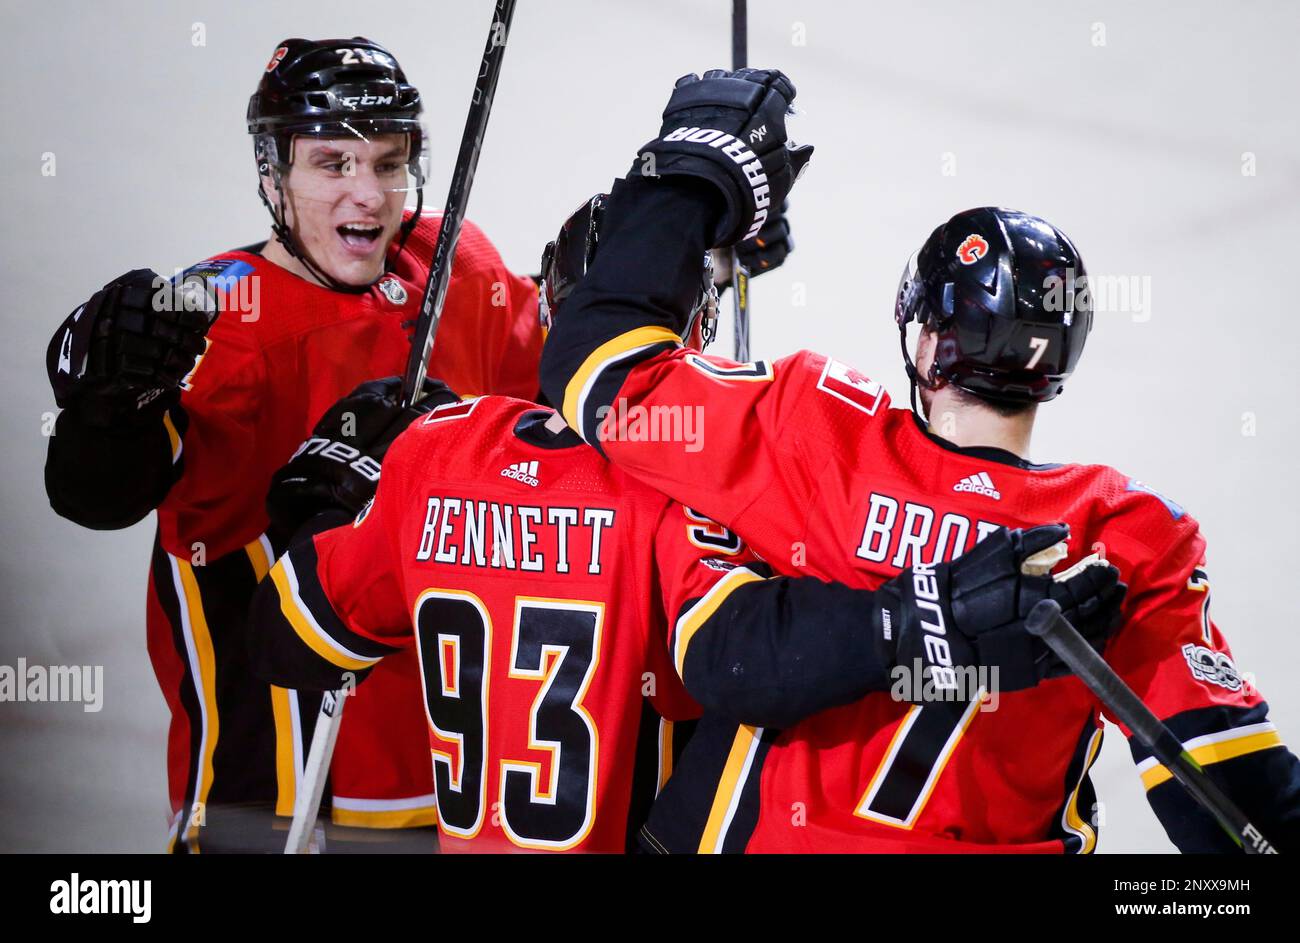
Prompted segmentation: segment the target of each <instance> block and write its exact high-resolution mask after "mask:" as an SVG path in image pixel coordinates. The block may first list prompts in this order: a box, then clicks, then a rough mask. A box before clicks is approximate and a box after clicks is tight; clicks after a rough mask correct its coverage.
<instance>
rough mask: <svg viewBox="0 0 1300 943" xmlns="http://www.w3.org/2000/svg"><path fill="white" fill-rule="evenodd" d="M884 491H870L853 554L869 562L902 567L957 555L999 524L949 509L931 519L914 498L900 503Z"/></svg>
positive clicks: (932, 513) (930, 513)
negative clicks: (859, 536) (865, 514)
mask: <svg viewBox="0 0 1300 943" xmlns="http://www.w3.org/2000/svg"><path fill="white" fill-rule="evenodd" d="M899 510H900V507H899V501H898V499H897V498H891V497H890V496H889V495H887V494H879V493H877V492H875V491H873V492H872V493H871V497H870V498H869V504H868V507H867V520H866V523H865V524H864V525H863V528H862V539H861V540H859V541H858V548H857V550H856V556H857V557H858V558H859V559H861V560H867V561H869V562H871V563H884V562H885V561H887V560H888V561H889V565H890V566H891V567H895V568H897V569H900V570H901V569H906V568H907V567H910V566H917V565H919V564H923V563H934V562H938V561H941V560H951V559H954V558H955V557H959V556H961V555H962V554H963V553H965V552H966V551H967V550H969V549H970V548H971V547H973V546H975V544H976V543H978V542H979V541H981V540H983V539H984V538H985V537H986V536H988V535H989V534H990V533H992V532H993V531H995V530H997V529H998V527H999V526H1000V525H999V524H998V523H997V522H995V521H981V520H972V519H971V518H969V517H966V516H965V515H964V514H958V513H956V512H955V511H949V512H947V513H946V514H944V515H943V516H942V517H940V518H939V519H938V521H936V520H935V518H936V516H937V515H936V514H935V511H934V508H932V507H928V506H927V505H924V504H918V503H916V502H914V501H904V502H902V507H901V510H902V514H899Z"/></svg>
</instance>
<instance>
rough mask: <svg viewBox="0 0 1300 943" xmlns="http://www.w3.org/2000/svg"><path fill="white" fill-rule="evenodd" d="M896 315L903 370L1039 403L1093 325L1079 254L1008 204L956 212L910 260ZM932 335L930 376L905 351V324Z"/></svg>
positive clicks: (992, 395) (1059, 384)
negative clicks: (1009, 207) (927, 330)
mask: <svg viewBox="0 0 1300 943" xmlns="http://www.w3.org/2000/svg"><path fill="white" fill-rule="evenodd" d="M894 318H895V320H896V321H897V322H898V329H899V332H900V336H901V341H902V345H903V358H904V360H905V361H906V362H907V374H908V377H909V378H910V379H911V380H912V384H913V393H914V394H915V387H916V384H918V383H919V384H921V385H922V386H925V387H927V388H929V389H934V388H935V387H936V386H937V385H939V383H940V381H944V382H947V383H951V384H952V385H953V386H955V387H958V388H959V389H963V390H966V391H968V392H970V393H974V394H976V395H978V396H981V397H984V398H985V399H989V400H995V401H998V402H1004V403H1043V402H1046V401H1048V400H1050V399H1054V398H1055V397H1056V396H1057V394H1059V393H1060V392H1061V390H1062V388H1063V387H1064V385H1065V381H1066V379H1067V378H1068V377H1069V376H1070V374H1071V373H1072V372H1073V371H1074V367H1075V365H1076V364H1077V363H1078V362H1079V356H1080V355H1081V354H1082V353H1083V345H1084V341H1086V340H1087V337H1088V332H1089V331H1090V330H1091V329H1092V301H1091V296H1090V294H1089V291H1088V278H1087V272H1086V271H1085V269H1084V265H1083V258H1082V256H1080V255H1079V250H1078V249H1076V248H1075V247H1074V243H1073V242H1071V241H1070V239H1069V238H1068V237H1067V236H1066V235H1065V233H1063V232H1061V231H1060V230H1059V229H1057V228H1056V227H1055V226H1053V225H1052V224H1051V223H1048V222H1046V221H1045V220H1042V219H1039V218H1038V217H1036V216H1030V215H1028V214H1026V213H1020V212H1016V211H1015V210H1008V209H1002V208H1000V207H989V206H985V207H979V208H978V209H972V210H966V211H964V212H961V213H958V214H957V215H956V216H954V217H953V218H952V219H950V220H948V222H946V223H944V224H943V225H942V226H940V227H939V228H938V229H936V230H935V231H934V232H933V233H931V234H930V238H929V239H927V240H926V241H925V245H923V246H922V247H921V248H920V250H919V251H918V252H916V253H915V254H914V255H913V256H912V258H911V259H910V260H909V261H908V263H907V267H906V269H905V270H904V271H903V277H902V279H901V281H900V282H899V285H898V297H897V299H896V301H895V306H894ZM911 321H915V322H917V323H918V324H919V325H921V326H922V327H925V328H929V329H930V330H932V331H933V332H934V333H935V334H936V335H937V341H938V343H937V347H936V349H935V359H934V362H933V364H932V365H931V368H930V371H929V375H928V376H924V377H922V376H918V374H917V370H916V368H915V366H914V365H913V363H912V359H911V356H910V355H909V353H908V350H907V325H908V323H909V322H911Z"/></svg>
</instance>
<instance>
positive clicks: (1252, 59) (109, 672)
mask: <svg viewBox="0 0 1300 943" xmlns="http://www.w3.org/2000/svg"><path fill="white" fill-rule="evenodd" d="M490 7H491V4H490V3H488V2H486V0H474V2H467V0H457V2H454V3H450V2H443V3H431V2H427V0H426V2H420V3H409V4H404V3H396V2H385V3H383V4H362V5H358V4H356V3H354V2H339V0H313V2H276V3H274V4H268V3H265V2H250V0H235V2H223V3H215V2H195V0H183V2H168V3H162V2H131V3H126V2H120V0H119V2H104V3H89V2H87V3H70V2H66V0H42V2H39V3H35V2H6V4H5V6H4V10H3V12H2V13H0V24H2V25H3V35H4V36H5V47H6V49H5V57H4V58H5V61H4V64H3V69H2V70H0V74H2V75H3V76H4V78H3V82H4V94H3V96H0V121H2V125H0V126H2V127H3V129H4V130H3V138H2V139H0V180H2V185H3V193H4V202H5V220H6V225H5V229H4V233H3V236H2V237H0V238H2V239H3V252H0V265H2V266H3V271H2V275H3V283H4V288H5V296H6V304H5V309H4V314H3V318H4V328H5V330H4V335H3V337H4V341H3V343H2V344H0V363H3V386H2V387H0V390H2V391H3V394H4V395H3V396H2V397H0V416H2V417H3V423H4V443H5V447H6V454H7V457H8V458H9V459H11V460H12V461H10V463H9V468H8V472H7V473H6V474H5V475H4V477H3V482H4V484H3V488H4V495H3V500H4V505H3V507H4V534H5V540H4V542H3V545H2V547H0V565H2V566H3V571H2V574H3V576H2V578H3V599H2V600H0V607H2V609H0V626H2V632H0V664H7V665H11V666H12V665H14V664H15V663H16V660H17V658H18V657H19V656H25V657H26V658H27V660H28V662H29V663H38V664H89V665H103V666H104V668H105V685H106V692H105V695H104V704H105V706H104V709H103V711H101V712H100V713H97V714H90V713H84V712H83V711H82V709H81V707H80V706H79V705H75V704H39V705H32V704H13V703H0V850H68V851H71V850H142V851H151V850H157V849H159V848H161V847H162V844H163V841H164V835H165V831H166V824H167V823H166V800H165V787H164V743H165V740H164V733H165V729H166V711H165V707H164V704H163V700H162V697H161V695H160V694H159V691H158V688H157V685H156V683H155V681H154V680H153V676H152V671H151V668H150V666H149V662H148V658H147V655H146V653H145V646H144V638H145V635H144V600H145V577H146V570H147V566H148V551H149V544H150V539H151V535H152V529H153V523H152V517H151V518H150V519H149V521H148V522H146V523H142V524H140V525H138V526H136V527H134V528H132V529H130V530H128V531H124V532H117V533H93V532H90V531H86V530H82V529H80V528H78V527H76V526H74V525H72V524H70V523H68V522H66V521H64V520H62V519H60V518H58V517H56V516H55V515H54V514H53V512H51V511H50V510H49V508H48V503H47V501H46V498H45V495H44V490H43V485H42V480H41V469H42V464H43V462H44V453H45V447H46V440H45V439H44V437H43V436H42V433H41V426H42V420H43V414H45V413H47V412H49V411H51V410H53V408H54V407H53V398H52V396H51V394H50V392H49V388H48V385H47V383H46V380H45V372H44V367H43V357H44V350H45V345H46V343H47V341H48V338H49V336H50V334H51V333H52V332H53V330H54V328H55V326H56V325H57V324H58V322H59V321H60V320H61V319H62V318H63V317H64V316H65V315H66V314H67V313H68V312H70V311H71V310H72V309H73V308H74V307H75V306H76V305H77V304H78V303H80V302H81V301H82V300H84V299H85V298H86V297H87V296H89V295H90V293H91V292H93V291H94V290H95V289H96V288H98V287H99V286H100V285H102V284H103V283H105V282H106V281H108V280H109V279H111V278H113V277H114V276H116V275H118V274H120V273H122V272H125V271H127V270H128V269H131V268H137V267H144V266H149V267H152V268H154V269H156V270H158V271H161V272H170V271H172V270H173V269H174V268H175V267H179V266H185V265H188V264H190V263H192V262H195V261H197V260H199V259H202V258H204V257H206V256H207V255H210V254H213V253H215V252H218V251H221V250H224V249H227V248H231V247H234V246H237V245H244V244H247V243H250V242H254V241H258V240H261V239H263V238H265V236H266V233H267V231H268V226H267V219H266V217H265V211H264V210H263V209H262V207H261V204H260V203H259V201H258V200H257V198H256V195H255V193H254V187H255V173H254V167H253V160H252V153H251V145H250V143H249V140H248V138H247V136H246V134H245V129H244V109H245V107H246V104H247V99H248V96H249V94H250V93H251V92H252V91H253V88H254V86H255V84H256V82H257V80H258V77H259V76H260V74H261V70H262V67H263V65H264V64H265V62H266V60H267V58H268V57H269V56H270V54H271V52H272V50H274V48H275V47H276V45H277V43H278V41H279V40H280V39H282V38H284V37H287V36H306V37H309V38H322V37H326V36H334V35H343V36H350V35H356V34H361V35H365V36H368V37H370V38H372V39H375V40H378V41H379V42H381V43H384V44H385V45H387V46H388V47H389V49H390V50H391V51H392V52H393V53H394V54H395V55H396V56H397V57H398V58H399V60H400V61H401V62H402V64H403V65H404V67H405V68H406V70H407V73H408V75H409V76H410V78H411V79H412V81H414V82H415V83H416V84H417V85H418V86H419V87H420V89H421V90H422V92H423V93H424V95H425V99H426V102H427V105H428V115H427V122H428V125H429V129H430V132H431V137H432V142H433V149H432V158H433V164H432V166H433V174H432V180H431V183H430V186H429V188H428V190H427V194H428V198H429V202H430V203H431V204H432V205H438V204H440V203H441V200H442V197H443V194H444V193H445V191H446V183H447V180H448V178H449V176H450V172H451V163H452V161H453V160H454V157H455V152H456V146H457V143H458V141H459V138H460V132H461V128H462V125H463V121H464V114H465V108H466V106H467V104H468V99H469V91H470V87H471V84H472V78H473V75H474V72H475V69H476V63H477V60H478V58H479V54H480V51H481V49H482V45H483V40H484V36H485V35H486V28H487V23H488V21H489V9H490ZM519 7H520V8H519V10H518V12H517V14H516V17H515V24H514V30H513V33H512V36H511V43H510V46H509V49H508V54H507V57H506V62H505V69H504V74H503V77H502V80H501V84H500V88H499V91H498V97H497V101H496V108H495V111H494V113H493V116H492V124H491V127H490V129H489V133H488V138H487V143H486V147H485V150H484V153H483V157H482V161H481V163H480V165H479V171H478V178H477V181H476V185H475V189H474V194H473V198H472V200H471V203H470V215H471V217H472V218H474V219H475V220H476V221H477V222H478V223H479V224H481V225H482V226H483V227H484V229H485V230H486V231H487V232H488V234H489V235H490V236H491V237H492V238H493V239H494V240H495V242H496V243H497V245H498V246H499V247H500V249H501V251H502V254H503V255H504V256H505V258H506V260H507V261H508V262H509V263H510V264H511V265H512V266H513V267H515V268H516V270H518V271H533V270H535V269H536V266H537V259H538V257H539V255H540V250H541V247H542V245H543V244H544V242H545V241H546V240H547V239H548V238H550V237H551V236H552V235H553V234H554V232H555V230H556V229H557V228H558V226H559V223H560V222H561V221H562V220H563V219H564V217H565V216H566V215H567V214H568V212H569V211H570V210H571V209H572V208H573V207H574V206H576V205H577V204H578V203H579V202H580V201H582V200H583V199H585V198H586V197H587V196H589V195H590V194H591V193H593V192H595V191H596V190H599V189H606V188H607V187H608V185H609V182H610V180H611V179H612V178H613V177H614V176H616V175H619V174H621V173H623V172H624V171H625V170H626V168H627V167H628V166H629V164H630V161H631V158H632V156H633V155H634V154H635V152H636V148H637V147H638V146H639V145H640V144H642V143H644V142H645V141H646V140H647V139H649V138H650V137H651V136H652V135H653V133H654V131H655V130H656V128H657V127H658V116H659V112H660V110H661V109H662V106H663V103H664V101H666V99H667V95H668V93H669V90H670V89H671V87H672V82H673V80H674V79H675V78H676V77H677V76H678V75H680V74H682V73H684V72H687V71H698V70H702V69H705V68H709V67H714V66H725V65H728V64H729V56H730V51H729V50H730V47H729V33H728V23H729V9H730V4H728V3H726V2H724V0H695V2H688V0H656V2H650V0H644V2H641V0H638V2H632V0H621V2H610V0H605V2H600V3H597V2H582V0H546V2H543V0H522V2H521V3H520V4H519ZM196 23H201V24H203V27H204V30H205V35H204V37H203V38H204V40H205V43H206V44H205V45H202V46H195V45H194V44H193V37H194V36H195V32H194V30H195V26H194V24H196ZM1095 24H1101V27H1102V28H1104V38H1105V45H1095V41H1096V38H1097V37H1098V36H1099V33H1098V31H1097V30H1098V27H1097V26H1096V25H1095ZM1298 28H1300V13H1298V12H1297V8H1296V7H1295V6H1294V5H1292V4H1287V3H1282V2H1278V3H1264V2H1236V3H1231V4H1229V3H1226V2H1221V3H1219V4H1217V5H1216V4H1209V3H1204V2H1195V3H1187V2H1180V3H1175V2H1144V3H1142V4H1140V5H1139V4H1123V3H1101V2H1072V3H1069V4H1065V3H1043V2H1003V0H999V2H989V3H982V4H973V3H969V2H944V3H926V4H917V3H907V4H901V3H860V4H849V3H830V2H825V0H791V2H781V0H751V3H750V50H751V52H750V61H751V64H754V65H762V66H768V65H771V66H776V67H779V68H781V69H783V70H785V71H786V72H787V73H788V74H789V75H790V76H791V77H792V78H793V79H794V81H795V83H796V84H797V86H798V88H799V107H800V109H801V111H802V113H803V114H802V116H801V117H800V118H799V120H798V121H796V122H795V123H794V124H793V132H792V133H793V134H794V136H795V137H796V138H797V139H799V140H802V141H807V142H811V143H814V144H815V145H816V147H817V155H816V157H815V158H814V161H813V164H812V167H811V169H810V171H809V173H808V174H807V176H806V177H805V178H804V179H803V181H802V182H801V183H800V185H799V187H798V188H797V189H796V191H795V194H794V202H793V208H792V211H791V217H792V220H793V225H794V227H795V234H796V239H797V242H798V249H797V251H796V253H795V254H794V255H793V256H792V257H791V259H790V261H789V262H788V263H787V264H786V266H785V267H784V268H783V269H781V270H780V271H778V272H775V273H772V274H769V275H767V276H765V277H764V278H763V279H762V280H761V281H759V282H757V283H756V284H755V285H754V289H753V324H754V328H753V354H754V356H756V357H764V356H774V355H779V354H783V353H788V352H791V351H794V350H796V349H798V348H800V347H810V348H814V349H817V350H821V351H824V352H827V353H832V354H834V355H835V356H837V357H839V358H841V359H843V360H846V361H848V362H850V363H852V364H854V365H855V366H857V367H859V368H861V369H862V370H864V371H865V372H867V373H868V374H870V375H872V376H874V377H876V378H878V379H881V380H883V381H884V382H885V383H886V385H887V386H888V387H889V388H890V389H891V390H892V391H893V393H894V395H895V397H896V399H899V400H900V401H901V400H903V399H904V397H905V391H906V386H905V380H904V376H903V372H902V368H901V365H900V361H899V356H898V345H897V335H896V333H895V330H894V325H893V322H892V319H891V315H892V295H893V292H894V289H895V286H896V284H897V279H898V275H899V272H900V271H901V268H902V265H903V263H904V261H905V260H906V258H907V256H908V255H909V254H910V253H911V252H912V251H913V250H914V249H915V248H916V247H917V246H918V245H919V244H920V243H921V242H922V241H923V240H924V238H925V236H926V235H927V234H928V233H929V231H930V230H931V229H932V228H933V227H934V226H935V225H937V224H938V223H939V222H941V221H942V220H944V219H946V218H947V217H948V216H950V215H951V214H952V213H953V212H955V211H957V210H960V209H964V208H966V207H969V206H975V205H982V204H1001V205H1005V206H1011V207H1015V208H1018V209H1023V210H1026V211H1029V212H1032V213H1035V214H1038V215H1041V216H1044V217H1046V218H1048V219H1050V220H1051V221H1053V222H1054V223H1056V224H1057V225H1059V226H1060V227H1061V228H1062V229H1063V230H1064V231H1066V232H1067V233H1069V234H1070V235H1071V236H1072V237H1073V238H1074V240H1075V241H1076V242H1077V243H1078V245H1079V246H1080V247H1081V249H1082V251H1083V253H1084V256H1085V258H1086V260H1087V262H1088V267H1089V269H1090V271H1091V272H1093V273H1100V274H1116V275H1134V276H1139V277H1143V276H1146V277H1149V278H1150V285H1151V297H1150V305H1149V310H1148V311H1147V312H1146V313H1141V312H1139V313H1137V314H1136V315H1134V314H1130V313H1113V314H1108V315H1103V316H1100V317H1099V318H1098V323H1097V327H1096V329H1095V331H1094V332H1093V336H1092V338H1091V340H1090V341H1089V344H1088V350H1087V352H1086V353H1085V355H1084V358H1083V362H1082V365H1081V368H1080V370H1079V371H1078V373H1077V374H1076V378H1075V379H1074V380H1072V381H1071V382H1070V384H1069V388H1068V390H1067V391H1066V393H1065V395H1064V396H1063V397H1062V398H1061V399H1060V400H1058V401H1057V402H1056V403H1053V404H1051V405H1050V406H1048V407H1046V408H1044V409H1043V410H1042V411H1041V414H1040V415H1041V419H1040V423H1039V427H1040V428H1039V431H1038V432H1037V435H1036V438H1035V442H1034V458H1035V459H1036V460H1038V461H1088V462H1103V463H1107V464H1111V465H1115V466H1117V467H1119V468H1120V469H1122V470H1124V471H1125V472H1127V473H1129V474H1132V475H1135V476H1137V477H1139V478H1141V479H1142V480H1144V481H1146V482H1148V483H1150V484H1152V485H1153V486H1154V487H1156V488H1158V489H1160V490H1161V491H1163V492H1165V493H1167V494H1169V495H1171V496H1172V497H1174V498H1175V499H1176V500H1177V501H1179V502H1180V503H1182V504H1184V505H1185V506H1186V507H1187V508H1188V509H1189V510H1190V511H1191V513H1192V514H1193V515H1195V516H1196V517H1197V518H1198V519H1199V520H1200V522H1201V524H1202V527H1203V529H1204V532H1205V534H1206V536H1207V538H1208V540H1209V546H1210V572H1211V576H1212V578H1213V585H1214V601H1215V602H1214V608H1215V615H1216V618H1217V621H1218V623H1219V625H1220V627H1221V628H1222V629H1223V630H1224V631H1225V633H1226V634H1227V636H1228V638H1229V639H1230V641H1231V643H1232V645H1233V648H1234V652H1235V654H1236V656H1237V661H1238V663H1239V665H1240V666H1241V667H1242V668H1243V669H1244V670H1247V671H1253V672H1255V674H1256V676H1257V680H1258V684H1259V686H1260V687H1261V688H1262V690H1263V691H1264V692H1265V694H1266V695H1267V696H1268V698H1269V701H1270V703H1271V704H1272V708H1273V712H1272V713H1273V719H1274V720H1275V721H1276V722H1277V723H1278V726H1279V727H1280V728H1281V730H1282V732H1283V735H1284V736H1286V735H1288V734H1290V735H1292V736H1294V735H1295V731H1296V730H1297V729H1300V693H1298V692H1297V689H1296V685H1295V683H1294V681H1293V676H1294V672H1295V670H1296V669H1295V665H1296V656H1297V653H1298V648H1300V647H1298V646H1297V642H1296V635H1297V626H1296V623H1295V615H1296V613H1295V609H1296V606H1295V603H1294V600H1295V598H1296V592H1295V587H1296V583H1297V580H1296V577H1295V575H1294V574H1295V570H1296V560H1295V554H1294V540H1293V536H1292V535H1293V532H1294V528H1295V524H1296V520H1297V503H1298V500H1300V499H1297V492H1296V484H1295V477H1294V475H1293V474H1292V467H1293V462H1294V459H1295V456H1296V447H1295V438H1296V434H1297V418H1296V416H1297V411H1296V405H1295V379H1294V369H1293V363H1292V360H1293V358H1295V356H1296V354H1297V351H1298V350H1300V343H1298V341H1300V331H1298V329H1297V327H1296V317H1297V315H1296V312H1295V302H1294V292H1293V284H1292V283H1293V282H1294V280H1295V270H1296V264H1295V258H1296V254H1297V245H1298V244H1300V208H1298V200H1297V197H1298V196H1300V184H1298V181H1300V158H1298V156H1297V155H1298V148H1297V145H1298V144H1300V141H1298V132H1297V122H1296V119H1295V101H1296V95H1297V91H1300V83H1298V82H1297V71H1298V70H1297V66H1296V64H1295V54H1294V42H1295V36H1296V35H1297V33H1298ZM1246 152H1250V153H1252V154H1254V155H1255V167H1256V173H1255V175H1254V176H1245V175H1243V173H1242V166H1243V154H1244V153H1246ZM46 153H53V154H54V155H55V161H56V165H55V166H56V174H55V175H54V176H52V177H47V176H43V175H42V173H41V167H42V161H43V155H44V154H46ZM945 155H951V158H949V159H955V164H956V173H955V175H951V176H946V175H944V174H943V172H942V171H943V169H944V161H945V159H946V158H945ZM800 293H803V295H804V296H805V301H806V303H805V304H804V305H802V306H799V305H797V304H796V301H797V300H798V296H799V294H800ZM720 337H721V338H723V342H722V344H721V347H722V350H721V352H724V353H726V352H729V351H728V349H727V344H728V339H729V338H730V327H729V325H727V324H725V323H724V325H723V331H722V333H721V334H720ZM1247 413H1249V414H1250V417H1245V414H1247ZM1250 422H1253V423H1254V429H1255V434H1254V435H1244V434H1243V429H1244V428H1246V426H1247V425H1248V424H1249V423H1250ZM1094 780H1095V782H1096V785H1097V790H1098V793H1099V796H1100V797H1101V799H1102V801H1103V802H1104V814H1105V827H1104V828H1103V830H1102V839H1101V845H1100V848H1101V850H1103V851H1167V850H1170V849H1171V848H1172V846H1171V845H1170V844H1169V842H1168V841H1167V839H1166V838H1165V837H1164V834H1163V831H1162V830H1161V828H1160V826H1159V823H1158V822H1157V821H1156V820H1155V818H1154V816H1153V815H1152V814H1151V812H1150V811H1149V809H1148V807H1147V806H1146V803H1145V801H1144V799H1143V795H1142V789H1141V786H1140V784H1139V782H1138V779H1137V777H1136V775H1135V773H1134V772H1133V769H1132V764H1131V762H1130V760H1129V758H1128V751H1127V747H1126V745H1125V744H1124V743H1123V741H1122V739H1121V738H1120V737H1119V736H1118V734H1117V733H1116V732H1114V731H1112V735H1111V736H1109V737H1108V738H1107V745H1106V747H1105V748H1104V750H1103V753H1102V756H1101V760H1100V761H1099V764H1098V766H1097V768H1096V770H1095V772H1094Z"/></svg>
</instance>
